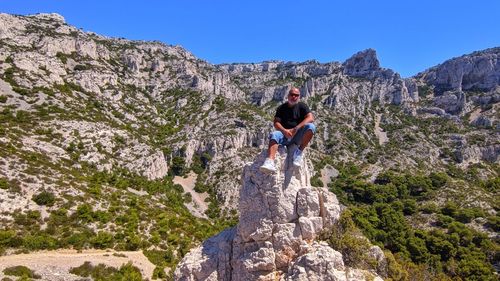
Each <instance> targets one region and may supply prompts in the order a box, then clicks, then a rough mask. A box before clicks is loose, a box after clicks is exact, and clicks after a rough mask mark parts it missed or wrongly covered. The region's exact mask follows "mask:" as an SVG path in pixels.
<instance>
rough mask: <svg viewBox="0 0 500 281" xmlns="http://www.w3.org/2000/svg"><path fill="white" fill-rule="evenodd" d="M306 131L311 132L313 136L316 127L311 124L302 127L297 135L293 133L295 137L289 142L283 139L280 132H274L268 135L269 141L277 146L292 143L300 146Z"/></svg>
mask: <svg viewBox="0 0 500 281" xmlns="http://www.w3.org/2000/svg"><path fill="white" fill-rule="evenodd" d="M307 130H311V131H312V133H313V134H314V133H316V126H314V124H313V123H307V124H306V125H305V126H304V127H302V128H301V129H299V130H298V131H297V133H295V135H294V136H293V137H292V139H290V140H288V139H287V138H285V135H283V133H282V132H280V131H274V132H272V133H271V134H269V140H274V141H275V142H276V143H278V144H279V145H289V144H292V143H294V144H296V145H300V144H301V143H302V138H303V137H304V133H305V132H306V131H307Z"/></svg>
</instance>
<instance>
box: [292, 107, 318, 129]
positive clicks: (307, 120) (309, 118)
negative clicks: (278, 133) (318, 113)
mask: <svg viewBox="0 0 500 281" xmlns="http://www.w3.org/2000/svg"><path fill="white" fill-rule="evenodd" d="M312 122H314V115H313V114H312V112H309V113H307V114H306V117H305V118H304V120H302V122H300V123H299V125H297V126H296V127H295V128H293V129H291V130H293V134H295V133H296V132H297V131H298V130H300V129H302V127H304V126H305V125H306V124H307V123H312Z"/></svg>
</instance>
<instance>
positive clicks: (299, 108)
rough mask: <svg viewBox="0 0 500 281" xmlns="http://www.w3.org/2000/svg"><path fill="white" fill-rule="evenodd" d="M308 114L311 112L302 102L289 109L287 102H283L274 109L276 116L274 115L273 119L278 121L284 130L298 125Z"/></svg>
mask: <svg viewBox="0 0 500 281" xmlns="http://www.w3.org/2000/svg"><path fill="white" fill-rule="evenodd" d="M309 112H311V110H310V109H309V107H307V105H306V104H305V103H303V102H298V103H297V104H296V105H294V106H292V107H289V106H288V102H285V103H284V104H282V105H280V106H279V107H278V109H276V115H274V117H277V118H279V119H280V123H281V125H283V127H285V129H291V128H293V127H295V126H297V125H299V123H300V122H302V121H303V120H304V119H305V118H306V115H307V114H308V113H309Z"/></svg>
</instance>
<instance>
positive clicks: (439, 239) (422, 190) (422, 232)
mask: <svg viewBox="0 0 500 281" xmlns="http://www.w3.org/2000/svg"><path fill="white" fill-rule="evenodd" d="M338 168H339V172H340V174H339V177H338V179H337V180H335V181H334V182H332V183H331V184H330V188H331V190H332V191H333V192H335V193H336V194H337V195H338V197H339V199H340V200H341V201H342V202H343V203H344V204H346V205H348V206H349V210H350V211H349V215H348V216H349V217H350V218H351V219H352V221H353V222H354V223H355V225H356V226H357V227H359V228H360V229H361V230H362V231H363V233H364V235H366V236H367V237H368V238H369V239H370V240H371V241H372V242H373V243H375V244H377V245H380V246H381V247H383V248H385V249H388V250H390V251H391V252H392V253H394V254H395V260H394V261H395V262H396V263H397V264H399V267H401V268H403V269H404V268H406V269H405V270H403V271H406V274H403V275H401V274H400V272H401V270H398V273H397V275H398V276H399V277H395V276H390V277H391V278H392V279H393V280H407V278H406V277H404V276H409V273H410V272H413V271H415V270H416V271H415V272H422V271H425V272H426V274H427V275H428V276H433V277H432V279H435V280H443V279H441V278H445V277H443V276H447V277H446V278H448V279H449V278H455V279H457V280H496V277H495V275H494V272H495V271H494V269H493V266H492V264H494V263H495V262H496V260H497V259H498V257H497V255H496V253H498V250H499V245H498V244H497V243H496V242H494V241H492V240H491V239H489V238H488V237H487V236H486V235H485V234H483V233H479V232H478V231H476V230H474V229H472V228H469V227H468V226H466V225H465V224H464V223H467V222H470V221H471V220H472V219H473V218H476V217H484V216H485V213H484V212H483V211H481V210H480V209H477V208H461V207H458V205H457V204H456V203H454V202H448V203H446V204H445V205H444V206H443V207H441V208H437V207H432V208H430V205H429V203H428V204H422V203H424V202H426V201H427V200H428V199H430V198H432V197H433V196H432V194H433V193H434V192H435V191H437V190H439V189H441V188H443V187H444V186H446V185H447V183H448V181H450V180H451V179H450V178H449V177H448V176H447V175H446V174H443V173H431V174H430V175H428V176H426V175H411V174H405V173H397V172H394V171H389V172H385V173H382V174H380V175H379V176H378V177H377V179H376V180H375V183H368V182H366V181H365V179H364V177H363V176H362V175H361V173H360V169H359V168H358V167H357V166H355V165H354V164H352V163H347V164H343V165H341V166H340V167H338ZM419 206H421V207H419ZM420 212H422V213H427V214H429V213H432V214H434V215H436V217H437V220H436V221H435V222H434V223H433V227H431V228H414V227H413V226H412V225H411V221H412V220H413V219H416V218H417V217H418V216H419V213H420ZM411 218H413V219H411ZM344 224H345V223H344ZM351 236H352V235H351ZM334 237H335V235H332V237H331V238H330V241H337V242H335V243H337V245H336V247H337V248H341V249H342V246H343V244H342V243H344V242H343V241H342V239H340V240H338V239H337V240H335V239H333V238H334ZM332 239H333V240H332ZM344 239H347V238H344ZM358 244H359V243H357V244H356V245H358ZM356 245H354V247H353V248H354V249H356ZM358 252H360V253H362V252H363V251H358ZM356 253H357V252H356V250H354V257H357V255H356ZM348 256H349V255H348ZM355 260H356V259H355ZM426 268H427V269H426ZM415 272H413V273H412V274H414V273H415ZM450 280H451V279H450Z"/></svg>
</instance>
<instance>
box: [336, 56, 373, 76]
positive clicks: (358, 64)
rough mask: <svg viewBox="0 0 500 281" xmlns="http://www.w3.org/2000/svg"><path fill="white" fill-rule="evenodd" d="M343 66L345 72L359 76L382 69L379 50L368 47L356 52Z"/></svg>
mask: <svg viewBox="0 0 500 281" xmlns="http://www.w3.org/2000/svg"><path fill="white" fill-rule="evenodd" d="M342 66H343V67H344V74H346V75H350V76H358V77H365V76H367V75H371V74H372V73H373V72H375V71H378V70H380V63H379V61H378V58H377V52H376V51H375V50H374V49H366V50H364V51H361V52H358V53H356V54H354V55H353V56H352V57H350V58H349V59H347V60H346V61H345V62H344V63H343V64H342Z"/></svg>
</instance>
